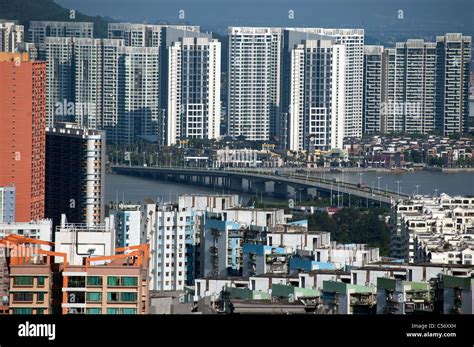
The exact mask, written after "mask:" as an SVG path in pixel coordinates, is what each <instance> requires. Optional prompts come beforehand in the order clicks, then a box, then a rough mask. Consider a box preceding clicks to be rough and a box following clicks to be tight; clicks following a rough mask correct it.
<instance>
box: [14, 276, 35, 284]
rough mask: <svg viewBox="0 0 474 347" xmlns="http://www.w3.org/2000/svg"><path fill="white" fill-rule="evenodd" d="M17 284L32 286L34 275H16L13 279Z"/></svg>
mask: <svg viewBox="0 0 474 347" xmlns="http://www.w3.org/2000/svg"><path fill="white" fill-rule="evenodd" d="M13 284H14V285H15V286H23V287H32V286H33V277H32V276H15V278H14V279H13Z"/></svg>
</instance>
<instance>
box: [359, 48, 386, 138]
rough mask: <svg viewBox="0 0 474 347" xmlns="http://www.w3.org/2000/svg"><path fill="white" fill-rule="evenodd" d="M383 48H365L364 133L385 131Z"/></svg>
mask: <svg viewBox="0 0 474 347" xmlns="http://www.w3.org/2000/svg"><path fill="white" fill-rule="evenodd" d="M383 52H384V48H383V46H365V47H364V109H363V110H364V118H363V131H364V133H380V132H383V131H384V129H385V126H384V119H382V112H381V107H382V101H383V96H382V94H383V93H382V91H383V87H382V86H383V83H384V82H385V78H384V74H383V70H384V69H383Z"/></svg>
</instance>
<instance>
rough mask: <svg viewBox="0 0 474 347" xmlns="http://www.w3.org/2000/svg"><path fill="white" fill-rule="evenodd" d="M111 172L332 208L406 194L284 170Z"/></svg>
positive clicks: (148, 169)
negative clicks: (319, 200) (318, 200)
mask: <svg viewBox="0 0 474 347" xmlns="http://www.w3.org/2000/svg"><path fill="white" fill-rule="evenodd" d="M110 169H111V170H112V172H114V173H117V174H122V175H133V176H141V177H146V178H153V179H157V180H164V181H172V182H177V183H185V184H193V185H199V186H204V187H210V188H215V189H216V190H218V189H223V190H227V191H232V192H236V193H242V192H245V193H247V194H255V195H256V196H258V197H260V196H263V195H269V194H270V195H273V196H274V197H276V198H279V199H288V198H293V199H296V200H297V201H298V200H300V201H304V200H307V199H308V197H309V194H311V195H312V196H313V197H315V196H324V197H329V198H330V199H331V200H332V202H333V203H332V205H333V206H350V204H351V201H353V200H354V198H358V199H359V204H361V205H362V206H364V205H366V206H379V205H380V206H382V205H384V206H387V205H390V204H391V201H392V200H396V199H398V198H407V197H408V195H406V194H398V193H397V192H393V191H386V190H383V189H380V190H379V189H377V187H360V186H359V185H357V184H353V183H347V182H340V181H336V180H335V179H326V178H322V177H314V176H312V175H311V173H310V172H303V173H301V172H300V173H298V172H297V171H295V170H293V172H292V171H290V172H288V171H286V170H285V169H270V168H260V169H249V168H245V169H238V168H226V169H215V168H187V167H143V166H122V165H111V166H110Z"/></svg>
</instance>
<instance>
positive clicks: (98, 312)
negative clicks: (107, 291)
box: [86, 308, 102, 314]
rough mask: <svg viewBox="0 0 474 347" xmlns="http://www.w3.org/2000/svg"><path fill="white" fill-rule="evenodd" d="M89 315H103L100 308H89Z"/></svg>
mask: <svg viewBox="0 0 474 347" xmlns="http://www.w3.org/2000/svg"><path fill="white" fill-rule="evenodd" d="M86 312H87V314H101V313H102V310H101V309H100V308H88V309H87V311H86Z"/></svg>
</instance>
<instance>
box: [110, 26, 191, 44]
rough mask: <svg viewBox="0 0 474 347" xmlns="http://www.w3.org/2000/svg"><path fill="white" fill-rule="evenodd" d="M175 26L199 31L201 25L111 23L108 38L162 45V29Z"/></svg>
mask: <svg viewBox="0 0 474 347" xmlns="http://www.w3.org/2000/svg"><path fill="white" fill-rule="evenodd" d="M163 28H175V29H178V30H185V31H192V32H199V26H194V25H151V24H142V23H109V24H108V38H109V39H123V40H124V42H125V46H133V47H160V45H161V42H162V29H163Z"/></svg>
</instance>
